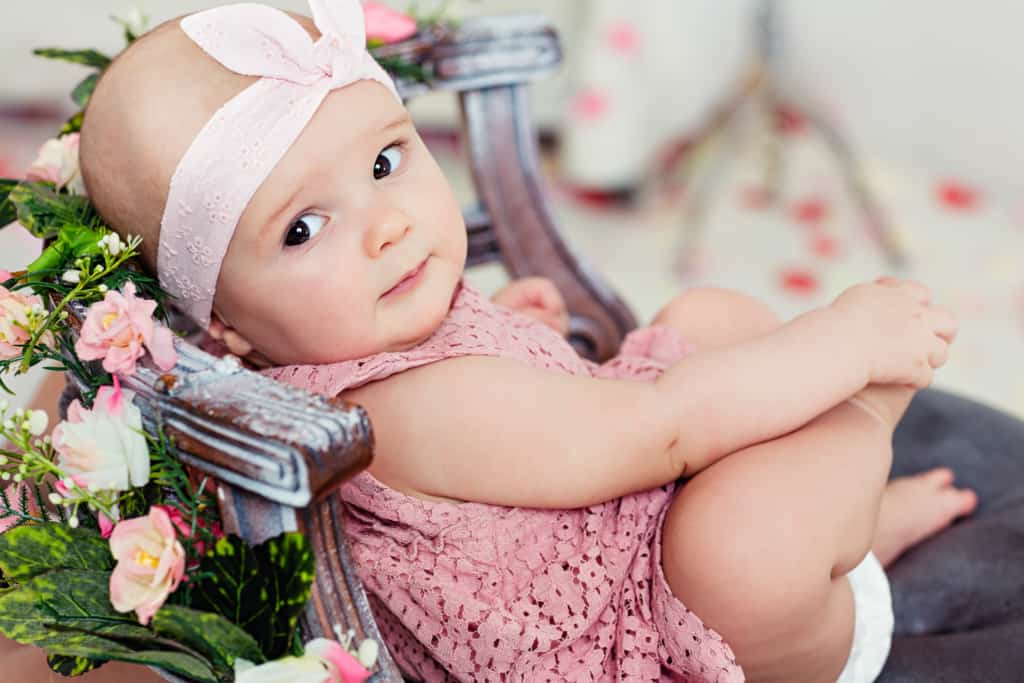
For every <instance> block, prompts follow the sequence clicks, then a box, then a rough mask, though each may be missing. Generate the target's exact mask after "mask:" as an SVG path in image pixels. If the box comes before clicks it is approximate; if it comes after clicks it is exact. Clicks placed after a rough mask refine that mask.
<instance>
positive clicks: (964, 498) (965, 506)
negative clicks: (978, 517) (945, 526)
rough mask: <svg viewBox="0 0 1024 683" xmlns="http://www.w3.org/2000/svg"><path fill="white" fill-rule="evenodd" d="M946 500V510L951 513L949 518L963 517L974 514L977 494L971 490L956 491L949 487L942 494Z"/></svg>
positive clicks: (976, 505) (956, 489)
mask: <svg viewBox="0 0 1024 683" xmlns="http://www.w3.org/2000/svg"><path fill="white" fill-rule="evenodd" d="M943 493H944V494H945V498H946V503H945V504H946V505H947V506H948V507H947V508H946V509H947V510H948V511H949V512H950V513H951V518H952V519H956V518H957V517H963V516H964V515H969V514H971V513H972V512H974V510H975V508H977V507H978V494H977V493H975V492H974V491H973V490H971V489H958V488H955V487H952V486H950V487H949V489H947V490H946V491H944V492H943Z"/></svg>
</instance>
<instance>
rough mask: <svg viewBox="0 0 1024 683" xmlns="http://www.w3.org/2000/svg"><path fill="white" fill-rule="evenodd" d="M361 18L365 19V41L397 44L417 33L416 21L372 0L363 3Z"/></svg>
mask: <svg viewBox="0 0 1024 683" xmlns="http://www.w3.org/2000/svg"><path fill="white" fill-rule="evenodd" d="M363 16H364V17H365V18H366V39H367V40H379V41H381V42H382V43H397V42H398V41H400V40H405V39H406V38H408V37H409V36H414V35H416V32H417V31H419V28H418V27H417V26H416V20H415V19H413V18H412V17H410V16H409V15H408V14H403V13H401V12H399V11H398V10H395V9H391V8H390V7H388V6H387V5H385V4H383V3H380V2H373V0H369V1H368V2H365V3H363Z"/></svg>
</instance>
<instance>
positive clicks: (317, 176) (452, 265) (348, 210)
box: [214, 81, 466, 365]
mask: <svg viewBox="0 0 1024 683" xmlns="http://www.w3.org/2000/svg"><path fill="white" fill-rule="evenodd" d="M465 260H466V229H465V224H464V223H463V220H462V213H461V211H460V209H459V205H458V202H457V201H456V199H455V197H454V195H453V193H452V190H451V187H450V186H449V184H448V182H447V180H446V179H445V178H444V176H443V175H442V173H441V170H440V169H439V168H438V166H437V163H436V162H435V161H434V159H433V157H432V156H431V155H430V153H429V152H428V150H427V148H426V146H425V145H424V144H423V141H422V140H421V139H420V137H419V135H418V134H417V133H416V130H415V129H414V128H413V126H412V123H411V122H410V120H409V117H408V114H407V112H406V110H405V109H404V107H402V106H401V105H400V104H399V103H398V102H397V101H396V100H395V98H394V97H393V96H392V95H391V94H390V93H389V92H388V91H387V90H386V89H385V88H384V87H383V86H382V85H380V84H378V83H376V82H373V81H359V82H356V83H353V84H351V85H348V86H346V87H344V88H341V89H339V90H335V91H333V92H332V93H330V94H329V95H328V96H327V98H326V99H325V100H324V102H323V104H322V105H321V106H320V109H319V110H318V111H317V113H316V114H315V115H314V117H313V119H312V121H311V122H310V123H309V125H308V126H307V127H306V129H305V130H304V131H303V132H302V134H301V135H300V136H299V138H298V140H297V141H296V142H295V144H294V145H293V146H292V147H291V148H290V149H289V151H288V152H287V153H286V154H285V156H284V158H283V159H282V160H281V161H280V162H279V163H278V165H277V167H276V168H275V169H274V170H273V171H272V172H271V174H270V176H269V177H268V178H267V180H266V181H265V182H264V183H263V185H262V186H261V187H260V188H259V190H258V191H257V192H256V194H255V196H254V197H253V199H252V201H251V202H250V203H249V205H248V206H247V207H246V209H245V211H244V213H243V214H242V217H241V220H240V221H239V225H238V228H237V229H236V231H235V234H234V237H233V238H232V240H231V244H230V246H229V248H228V252H227V255H226V256H225V259H224V263H223V266H222V269H221V272H220V278H219V280H218V284H217V294H216V298H215V300H214V312H215V313H216V314H217V315H218V316H219V317H220V318H221V320H222V321H223V322H224V323H225V325H227V326H228V327H231V328H234V330H235V331H236V332H237V333H238V334H240V335H241V336H242V337H244V338H245V339H247V340H248V341H249V342H250V343H251V344H252V345H253V347H254V348H255V349H256V350H258V351H260V352H261V353H262V354H263V355H265V356H266V357H267V358H268V359H270V360H271V361H272V362H274V363H275V364H279V365H284V364H291V363H325V362H331V361H337V360H346V359H351V358H357V357H361V356H367V355H370V354H373V353H377V352H381V351H396V350H402V349H407V348H410V347H412V346H414V345H415V344H416V343H417V342H419V341H420V340H422V339H424V338H426V337H428V336H429V335H430V334H431V333H432V332H433V331H434V330H435V329H436V328H437V326H438V325H439V324H440V322H441V320H442V319H443V318H444V316H445V315H446V314H447V312H448V308H449V305H450V303H451V299H452V296H453V294H454V291H455V287H456V286H457V283H458V281H459V278H460V277H461V276H462V271H463V268H464V266H465Z"/></svg>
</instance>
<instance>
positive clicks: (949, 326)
mask: <svg viewBox="0 0 1024 683" xmlns="http://www.w3.org/2000/svg"><path fill="white" fill-rule="evenodd" d="M931 311H932V317H933V320H932V325H933V329H934V331H935V334H936V335H938V336H939V337H941V338H942V339H944V340H945V341H946V343H947V344H952V343H953V340H954V339H956V333H957V330H958V329H959V328H960V323H959V322H958V321H957V319H956V316H954V315H953V314H952V313H951V312H950V311H948V310H947V309H945V308H940V307H937V306H936V307H933V308H932V309H931Z"/></svg>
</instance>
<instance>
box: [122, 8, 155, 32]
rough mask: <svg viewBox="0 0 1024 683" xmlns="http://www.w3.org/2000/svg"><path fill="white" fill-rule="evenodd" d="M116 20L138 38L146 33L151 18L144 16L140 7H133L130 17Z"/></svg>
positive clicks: (129, 12) (129, 13)
mask: <svg viewBox="0 0 1024 683" xmlns="http://www.w3.org/2000/svg"><path fill="white" fill-rule="evenodd" d="M114 18H115V19H117V21H118V22H119V23H120V24H121V25H122V26H124V27H125V28H126V29H128V30H129V31H131V34H132V35H133V36H136V37H137V36H141V35H142V34H143V33H145V32H146V27H147V26H149V17H148V16H146V15H145V14H143V13H142V11H141V10H140V9H139V8H138V7H133V8H132V9H131V10H129V11H128V16H125V17H114Z"/></svg>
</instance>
